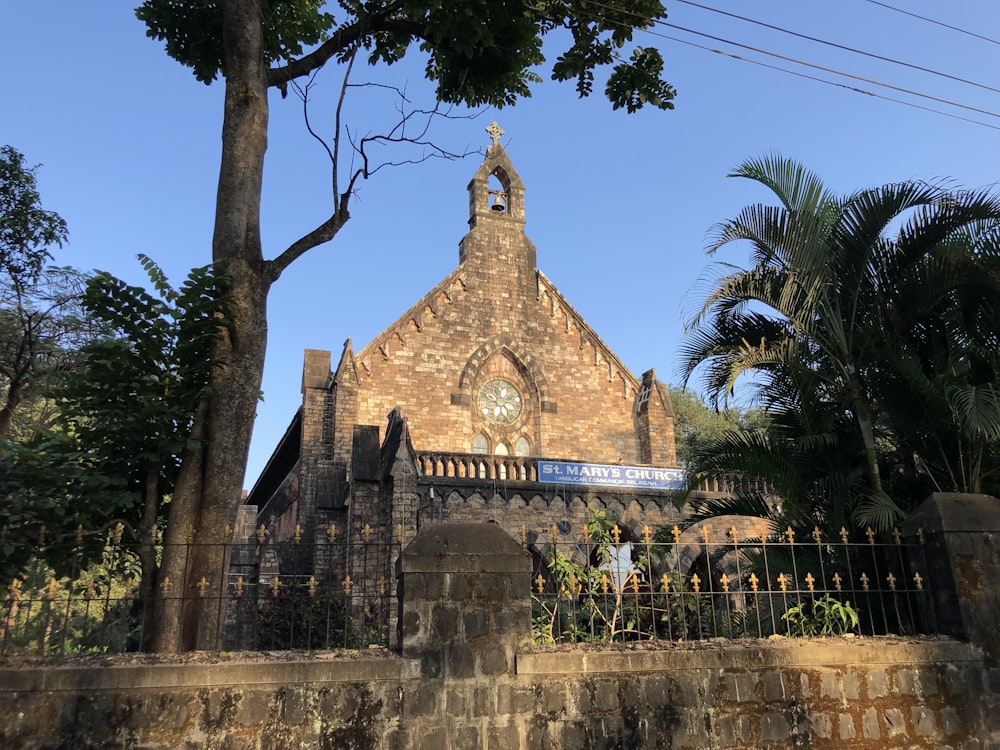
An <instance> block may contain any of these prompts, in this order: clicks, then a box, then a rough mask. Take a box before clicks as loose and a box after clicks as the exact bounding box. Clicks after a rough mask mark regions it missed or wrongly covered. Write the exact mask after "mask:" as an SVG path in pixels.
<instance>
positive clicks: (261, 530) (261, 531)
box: [257, 524, 267, 544]
mask: <svg viewBox="0 0 1000 750" xmlns="http://www.w3.org/2000/svg"><path fill="white" fill-rule="evenodd" d="M265 539H267V527H266V526H264V524H261V525H260V526H259V527H258V528H257V544H263V543H264V540H265Z"/></svg>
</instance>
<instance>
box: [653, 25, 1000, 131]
mask: <svg viewBox="0 0 1000 750" xmlns="http://www.w3.org/2000/svg"><path fill="white" fill-rule="evenodd" d="M656 25H657V26H665V27H667V28H670V29H675V30H677V31H683V32H685V33H687V34H694V35H695V36H700V37H704V38H706V39H711V40H713V41H716V42H722V43H723V44H731V45H733V46H734V47H740V48H742V49H747V50H750V51H751V52H756V53H758V54H761V55H767V56H768V57H776V58H778V59H779V60H785V61H786V62H791V63H795V64H796V65H804V66H806V67H807V68H815V69H816V70H822V71H823V72H825V73H833V74H834V75H838V76H843V77H845V78H852V79H854V80H855V81H863V82H864V83H870V84H873V85H875V86H883V87H885V88H887V89H892V90H893V91H899V92H901V93H904V94H910V95H912V96H919V97H922V98H924V99H930V100H932V101H936V102H940V103H941V104H947V105H949V106H952V107H958V108H960V109H967V110H969V111H970V112H978V113H979V114H981V115H986V116H988V117H996V118H998V119H1000V114H998V113H996V112H991V111H989V110H987V109H980V108H979V107H973V106H970V105H968V104H961V103H959V102H955V101H952V100H950V99H942V98H941V97H938V96H932V95H931V94H923V93H921V92H919V91H913V90H912V89H907V88H903V87H902V86H894V85H893V84H891V83H883V82H882V81H876V80H874V79H872V78H865V77H864V76H857V75H854V74H853V73H846V72H844V71H842V70H837V69H836V68H827V67H825V66H823V65H816V64H815V63H809V62H806V61H805V60H799V59H797V58H794V57H789V56H787V55H781V54H779V53H777V52H768V51H767V50H765V49H760V48H759V47H752V46H750V45H749V44H741V43H739V42H734V41H732V40H730V39H725V38H723V37H719V36H714V35H712V34H706V33H704V32H702V31H695V30H694V29H689V28H687V27H685V26H678V25H677V24H673V23H667V22H666V21H656ZM646 31H649V30H648V29H647V30H646ZM649 33H652V32H649Z"/></svg>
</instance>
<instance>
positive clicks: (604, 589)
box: [600, 573, 611, 594]
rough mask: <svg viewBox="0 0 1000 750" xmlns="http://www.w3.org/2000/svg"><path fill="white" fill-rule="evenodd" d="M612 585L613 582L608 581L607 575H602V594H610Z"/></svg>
mask: <svg viewBox="0 0 1000 750" xmlns="http://www.w3.org/2000/svg"><path fill="white" fill-rule="evenodd" d="M610 583H611V582H610V581H609V580H608V575H607V573H601V581H600V585H601V593H602V594H606V593H608V588H609V586H610Z"/></svg>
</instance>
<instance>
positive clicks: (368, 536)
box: [361, 523, 372, 544]
mask: <svg viewBox="0 0 1000 750" xmlns="http://www.w3.org/2000/svg"><path fill="white" fill-rule="evenodd" d="M371 540H372V527H371V526H369V525H368V524H367V523H366V524H365V525H364V526H363V527H362V528H361V541H363V542H364V543H365V544H367V543H368V542H370V541H371Z"/></svg>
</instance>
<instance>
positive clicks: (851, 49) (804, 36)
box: [675, 0, 1000, 94]
mask: <svg viewBox="0 0 1000 750" xmlns="http://www.w3.org/2000/svg"><path fill="white" fill-rule="evenodd" d="M675 2H679V3H684V4H685V5H691V6H693V7H695V8H701V9H702V10H708V11H711V12H712V13H719V14H721V15H723V16H729V17H730V18H736V19H738V20H740V21H746V22H747V23H752V24H756V25H757V26H763V27H765V28H768V29H772V30H774V31H780V32H781V33H782V34H788V35H790V36H794V37H798V38H799V39H805V40H807V41H810V42H816V43H817V44H825V45H826V46H828V47H835V48H837V49H842V50H844V51H846V52H853V53H854V54H857V55H864V56H865V57H871V58H873V59H875V60H881V61H883V62H888V63H893V64H894V65H902V66H903V67H906V68H911V69H913V70H919V71H921V72H923V73H930V74H931V75H936V76H941V77H942V78H948V79H950V80H952V81H958V82H959V83H966V84H968V85H969V86H976V87H978V88H981V89H986V90H987V91H993V92H996V93H997V94H1000V89H996V88H993V87H992V86H987V85H986V84H983V83H976V82H975V81H970V80H968V79H967V78H959V77H958V76H953V75H950V74H948V73H942V72H941V71H939V70H934V69H933V68H925V67H923V66H922V65H914V64H913V63H908V62H903V61H902V60H896V59H894V58H892V57H885V56H883V55H877V54H875V53H874V52H865V51H864V50H860V49H855V48H854V47H848V46H846V45H843V44H837V43H836V42H829V41H827V40H825V39H819V38H817V37H814V36H809V35H808V34H800V33H799V32H797V31H792V30H790V29H786V28H784V27H782V26H775V25H774V24H770V23H765V22H764V21H758V20H756V19H754V18H747V17H746V16H740V15H737V14H736V13H730V12H728V11H725V10H720V9H718V8H712V7H709V6H707V5H702V4H701V3H696V2H693V1H692V0H675ZM879 5H881V3H879Z"/></svg>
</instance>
